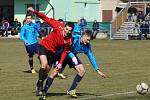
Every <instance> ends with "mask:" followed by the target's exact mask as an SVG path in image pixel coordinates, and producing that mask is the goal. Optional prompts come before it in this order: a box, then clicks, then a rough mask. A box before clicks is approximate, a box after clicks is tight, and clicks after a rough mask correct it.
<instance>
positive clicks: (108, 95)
mask: <svg viewBox="0 0 150 100" xmlns="http://www.w3.org/2000/svg"><path fill="white" fill-rule="evenodd" d="M132 93H136V91H130V92H123V93H114V94H106V95H101V96H92V97H88V98H81V99H76V100H88V99H96V98H102V97H110V96H116V95H125V94H132Z"/></svg>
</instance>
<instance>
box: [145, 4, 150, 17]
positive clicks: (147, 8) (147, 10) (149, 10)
mask: <svg viewBox="0 0 150 100" xmlns="http://www.w3.org/2000/svg"><path fill="white" fill-rule="evenodd" d="M147 14H150V5H148V6H147V7H146V15H147Z"/></svg>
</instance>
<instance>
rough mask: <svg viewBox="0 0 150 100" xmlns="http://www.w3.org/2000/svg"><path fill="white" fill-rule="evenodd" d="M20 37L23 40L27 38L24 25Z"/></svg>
mask: <svg viewBox="0 0 150 100" xmlns="http://www.w3.org/2000/svg"><path fill="white" fill-rule="evenodd" d="M20 39H21V40H22V41H25V40H26V38H25V28H24V26H22V27H21V32H20Z"/></svg>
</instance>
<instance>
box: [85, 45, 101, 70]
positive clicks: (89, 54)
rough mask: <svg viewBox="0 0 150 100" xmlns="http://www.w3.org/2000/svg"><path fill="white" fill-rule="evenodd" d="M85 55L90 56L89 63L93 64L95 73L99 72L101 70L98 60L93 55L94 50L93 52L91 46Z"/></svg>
mask: <svg viewBox="0 0 150 100" xmlns="http://www.w3.org/2000/svg"><path fill="white" fill-rule="evenodd" d="M85 54H86V55H87V56H88V58H89V61H90V63H91V64H92V67H93V69H94V70H95V71H97V70H98V69H99V66H98V64H97V62H96V59H95V57H94V55H93V53H92V50H91V46H90V45H89V48H88V51H87V53H85Z"/></svg>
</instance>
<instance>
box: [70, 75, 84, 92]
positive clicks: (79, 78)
mask: <svg viewBox="0 0 150 100" xmlns="http://www.w3.org/2000/svg"><path fill="white" fill-rule="evenodd" d="M81 79H82V77H81V76H80V75H78V74H77V75H76V77H75V78H74V80H73V83H72V85H71V87H70V89H69V90H68V91H71V90H74V89H75V88H76V87H77V85H78V84H79V82H80V81H81Z"/></svg>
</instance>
